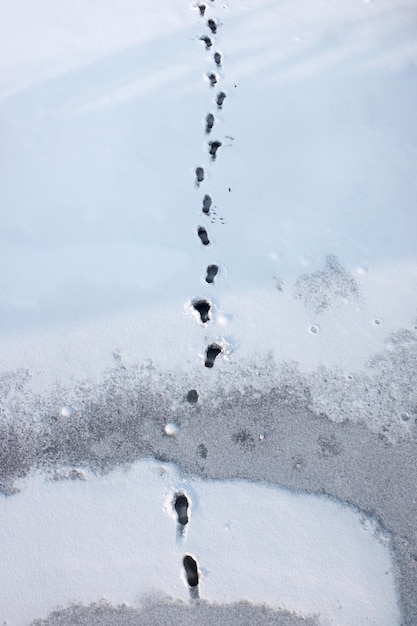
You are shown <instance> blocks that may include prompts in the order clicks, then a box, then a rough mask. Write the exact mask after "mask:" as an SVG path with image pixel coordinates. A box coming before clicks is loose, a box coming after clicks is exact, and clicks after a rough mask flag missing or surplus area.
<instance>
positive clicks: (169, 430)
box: [164, 422, 179, 437]
mask: <svg viewBox="0 0 417 626" xmlns="http://www.w3.org/2000/svg"><path fill="white" fill-rule="evenodd" d="M178 430H179V427H178V424H175V422H168V424H166V426H165V428H164V432H165V434H166V435H168V436H169V437H172V436H173V435H176V434H177V432H178Z"/></svg>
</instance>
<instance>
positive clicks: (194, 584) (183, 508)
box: [173, 492, 200, 600]
mask: <svg viewBox="0 0 417 626" xmlns="http://www.w3.org/2000/svg"><path fill="white" fill-rule="evenodd" d="M173 505H174V509H175V512H176V514H177V518H178V524H177V528H178V532H177V536H178V538H179V539H183V538H184V537H185V527H186V525H187V524H188V522H189V521H190V518H189V514H188V508H189V503H188V498H187V496H186V495H185V494H184V493H183V492H179V493H176V494H175V496H174V501H173ZM182 563H183V566H184V570H185V576H186V578H187V582H188V586H189V587H190V596H191V598H192V599H193V600H197V599H198V598H199V597H200V594H199V590H198V583H199V574H198V565H197V561H196V560H195V559H194V558H193V557H192V556H191V555H190V554H186V555H185V556H184V558H183V560H182Z"/></svg>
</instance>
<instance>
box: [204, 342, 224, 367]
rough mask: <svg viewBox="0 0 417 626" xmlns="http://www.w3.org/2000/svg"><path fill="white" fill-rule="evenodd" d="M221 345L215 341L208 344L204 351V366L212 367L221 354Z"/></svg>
mask: <svg viewBox="0 0 417 626" xmlns="http://www.w3.org/2000/svg"><path fill="white" fill-rule="evenodd" d="M221 351H222V349H221V347H220V346H219V345H218V344H217V343H212V344H211V345H209V347H208V348H207V351H206V360H205V362H204V365H205V367H208V368H212V367H213V365H214V361H215V360H216V358H217V357H218V356H219V354H221Z"/></svg>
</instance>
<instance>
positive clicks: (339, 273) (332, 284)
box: [294, 255, 359, 314]
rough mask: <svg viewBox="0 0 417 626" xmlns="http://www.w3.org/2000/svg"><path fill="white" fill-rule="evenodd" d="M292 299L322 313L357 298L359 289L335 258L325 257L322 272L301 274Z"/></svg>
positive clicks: (331, 256)
mask: <svg viewBox="0 0 417 626" xmlns="http://www.w3.org/2000/svg"><path fill="white" fill-rule="evenodd" d="M294 297H295V298H298V299H300V300H302V301H303V302H304V304H305V306H306V307H307V308H308V309H311V310H313V311H314V312H315V313H317V314H319V313H323V311H326V310H327V309H330V308H332V307H335V306H340V305H341V304H343V302H344V301H346V300H352V299H357V298H358V297H359V287H358V285H357V283H356V281H355V279H354V278H353V276H351V275H350V274H349V273H348V272H347V271H346V270H345V268H344V267H343V266H342V265H341V264H340V263H339V261H338V259H337V257H336V256H333V255H329V256H327V257H326V261H325V266H324V269H323V270H318V271H317V272H313V273H312V274H302V275H301V276H300V277H299V278H298V279H297V281H296V283H295V287H294Z"/></svg>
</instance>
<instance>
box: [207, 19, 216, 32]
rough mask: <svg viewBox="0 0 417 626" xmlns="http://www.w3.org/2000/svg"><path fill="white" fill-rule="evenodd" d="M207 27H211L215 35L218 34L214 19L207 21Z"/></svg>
mask: <svg viewBox="0 0 417 626" xmlns="http://www.w3.org/2000/svg"><path fill="white" fill-rule="evenodd" d="M207 26H208V27H209V29H210V30H211V32H212V33H213V35H215V34H216V33H217V22H216V20H214V19H213V18H212V17H211V18H210V19H209V20H207Z"/></svg>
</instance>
